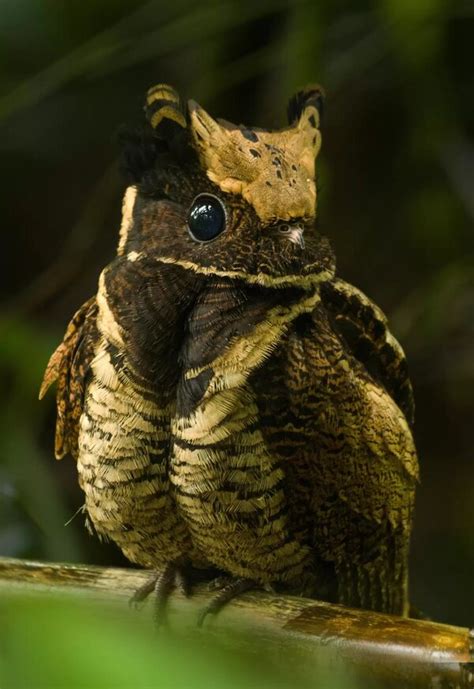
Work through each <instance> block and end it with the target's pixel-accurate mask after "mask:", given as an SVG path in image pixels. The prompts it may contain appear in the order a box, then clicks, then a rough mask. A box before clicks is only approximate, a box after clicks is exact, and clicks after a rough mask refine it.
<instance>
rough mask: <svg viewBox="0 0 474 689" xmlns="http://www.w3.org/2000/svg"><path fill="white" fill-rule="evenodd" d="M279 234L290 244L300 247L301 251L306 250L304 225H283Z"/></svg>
mask: <svg viewBox="0 0 474 689" xmlns="http://www.w3.org/2000/svg"><path fill="white" fill-rule="evenodd" d="M279 232H280V234H282V235H283V236H284V237H286V239H288V240H289V241H290V242H292V243H293V244H296V245H297V246H299V247H300V249H304V237H303V233H304V227H303V225H289V224H286V223H282V225H281V226H280V227H279Z"/></svg>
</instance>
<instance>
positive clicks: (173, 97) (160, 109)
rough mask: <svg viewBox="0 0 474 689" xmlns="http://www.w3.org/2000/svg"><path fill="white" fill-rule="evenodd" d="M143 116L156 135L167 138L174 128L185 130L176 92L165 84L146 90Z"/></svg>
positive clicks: (173, 131) (184, 119)
mask: <svg viewBox="0 0 474 689" xmlns="http://www.w3.org/2000/svg"><path fill="white" fill-rule="evenodd" d="M145 116H146V119H147V120H148V122H149V123H150V125H151V127H152V128H153V129H154V131H155V133H156V135H157V136H158V137H160V138H168V137H169V136H170V135H171V134H172V133H175V132H176V128H177V127H178V128H179V129H186V117H185V116H184V113H183V110H182V107H181V101H180V98H179V94H178V92H177V91H176V90H175V89H174V88H173V87H172V86H168V85H167V84H157V85H156V86H152V88H151V89H148V92H147V94H146V102H145Z"/></svg>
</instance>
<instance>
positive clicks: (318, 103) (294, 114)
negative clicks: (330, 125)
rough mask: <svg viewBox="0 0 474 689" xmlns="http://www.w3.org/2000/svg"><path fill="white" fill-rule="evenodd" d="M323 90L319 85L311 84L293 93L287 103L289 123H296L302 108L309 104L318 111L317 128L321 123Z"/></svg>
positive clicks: (302, 110)
mask: <svg viewBox="0 0 474 689" xmlns="http://www.w3.org/2000/svg"><path fill="white" fill-rule="evenodd" d="M324 98H325V95H324V90H323V89H322V87H321V86H318V85H315V84H312V85H309V86H306V88H304V89H302V90H301V91H298V93H295V95H294V96H292V97H291V98H290V101H289V103H288V108H287V113H288V122H289V124H296V123H297V122H298V120H299V119H300V117H301V115H302V114H303V112H304V110H305V109H306V108H308V107H310V106H312V107H314V108H316V110H317V111H318V113H319V123H318V129H319V128H320V125H321V120H322V117H323V106H324Z"/></svg>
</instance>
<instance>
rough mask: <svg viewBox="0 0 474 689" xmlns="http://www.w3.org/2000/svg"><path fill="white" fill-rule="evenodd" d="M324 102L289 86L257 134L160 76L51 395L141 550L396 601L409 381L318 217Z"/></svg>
mask: <svg viewBox="0 0 474 689" xmlns="http://www.w3.org/2000/svg"><path fill="white" fill-rule="evenodd" d="M320 102H321V94H320V91H319V90H318V89H317V88H309V89H307V90H306V91H304V92H301V93H300V94H297V96H296V97H295V98H294V99H293V101H292V106H291V108H290V124H289V126H288V127H287V128H286V129H283V130H281V131H272V132H267V131H264V130H260V129H256V128H249V127H244V126H243V125H242V126H235V125H232V124H230V123H229V122H224V121H219V120H217V121H216V120H214V119H213V118H211V116H210V115H208V114H207V113H206V112H205V111H204V110H203V109H202V108H200V107H199V106H198V105H197V104H196V103H193V102H190V104H189V105H188V107H187V108H184V109H183V108H182V107H181V104H180V101H179V98H178V96H177V94H176V92H175V91H174V90H173V89H171V88H170V87H168V86H165V85H158V86H157V87H155V88H154V89H151V90H150V92H149V94H148V98H147V103H146V118H147V124H146V125H145V126H144V128H143V130H142V131H140V132H134V133H131V134H129V135H128V136H127V137H125V141H124V146H125V163H124V167H125V170H126V172H127V174H128V175H129V178H130V181H131V184H130V186H129V187H128V189H127V191H126V194H125V198H124V204H123V220H122V227H121V230H120V239H119V247H118V253H117V256H116V258H115V259H114V260H113V261H112V262H111V263H110V264H109V265H108V266H107V267H106V268H105V269H104V271H103V272H102V275H101V277H100V280H99V287H98V292H97V295H96V296H95V297H94V298H92V299H90V300H89V301H88V302H87V303H86V304H85V305H84V306H83V307H82V308H81V309H80V310H79V311H78V313H77V314H76V316H75V317H74V319H73V321H72V322H71V324H70V326H69V328H68V330H67V332H66V336H65V339H64V341H63V343H62V344H61V345H60V346H59V348H58V349H57V351H56V352H55V354H54V355H53V357H52V359H51V361H50V364H49V366H48V369H47V372H46V374H45V382H44V385H43V389H42V392H44V390H45V389H46V388H47V387H48V386H49V385H50V384H51V383H52V382H54V381H55V380H57V382H58V390H57V401H58V422H57V438H56V453H57V456H58V458H60V457H62V456H63V455H64V454H65V453H67V452H70V453H71V454H72V455H73V456H74V457H75V458H76V459H77V467H78V473H79V481H80V484H81V486H82V489H83V490H84V493H85V507H86V510H87V513H88V519H89V520H90V522H91V523H92V524H93V526H94V529H95V531H96V532H97V533H98V534H99V535H102V536H103V537H107V538H109V539H111V540H113V541H114V542H115V543H116V544H117V545H118V546H119V547H120V548H121V549H122V551H123V552H124V553H125V555H126V556H127V557H128V558H129V559H130V560H131V561H132V562H135V563H137V564H140V565H142V566H146V567H153V568H158V569H160V568H163V567H165V566H166V565H172V564H173V563H178V562H189V563H191V564H193V565H194V566H197V567H205V566H207V565H213V566H216V567H218V568H219V569H220V570H223V571H224V572H226V573H228V574H230V575H232V576H234V577H244V578H247V579H249V580H252V581H255V582H257V584H272V585H274V586H277V587H281V588H282V589H285V590H288V591H292V592H297V593H304V594H305V595H310V596H314V597H318V598H322V599H326V600H329V601H338V602H342V603H346V604H349V605H352V606H361V607H365V608H371V609H375V610H381V611H386V612H391V613H398V614H407V612H408V593H407V585H408V584H407V582H408V572H407V558H408V546H409V538H410V531H411V526H412V516H413V502H414V493H415V485H416V482H417V477H418V466H417V458H416V453H415V448H414V443H413V438H412V434H411V430H410V426H411V424H412V422H413V399H412V391H411V386H410V382H409V379H408V375H407V370H406V364H405V357H404V354H403V351H402V350H401V348H400V345H399V344H398V343H397V342H396V340H395V339H394V337H393V336H392V335H391V333H390V332H389V330H388V327H387V322H386V319H385V317H384V315H383V313H382V312H381V311H380V309H378V308H377V307H376V306H375V305H374V304H373V303H372V302H371V301H370V300H369V299H368V298H367V297H366V296H365V295H363V294H362V293H361V292H360V291H359V290H357V289H356V288H354V287H352V286H351V285H349V284H348V283H346V282H344V281H343V280H341V279H340V278H339V277H336V275H335V262H334V257H333V254H332V251H331V249H330V247H329V244H328V243H327V241H326V240H325V239H324V238H323V237H321V236H319V235H318V234H317V232H316V230H315V228H314V220H315V216H316V184H315V162H316V156H317V153H318V150H319V146H320V140H321V135H320V130H319V105H320ZM201 193H206V194H211V195H213V197H217V198H218V199H220V201H221V202H222V203H223V204H224V207H225V213H226V227H225V230H224V231H223V232H222V233H221V234H220V235H219V236H218V237H217V238H216V239H214V240H213V241H212V242H207V243H206V242H200V241H196V240H195V239H194V238H193V236H191V234H190V232H189V231H188V209H189V207H190V205H191V203H192V202H193V199H194V198H195V197H196V195H198V194H201ZM303 237H304V239H303Z"/></svg>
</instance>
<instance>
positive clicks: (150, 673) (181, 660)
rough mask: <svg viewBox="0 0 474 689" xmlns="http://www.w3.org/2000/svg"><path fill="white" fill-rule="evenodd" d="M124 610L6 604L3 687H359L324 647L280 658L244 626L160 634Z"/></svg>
mask: <svg viewBox="0 0 474 689" xmlns="http://www.w3.org/2000/svg"><path fill="white" fill-rule="evenodd" d="M124 611H126V607H123V606H121V605H118V604H114V605H111V604H109V605H107V606H105V605H101V604H100V603H98V602H95V603H94V604H92V601H91V600H89V601H86V600H81V599H77V600H74V599H67V598H65V599H61V598H58V597H55V598H50V597H48V596H47V597H45V598H40V597H31V596H30V597H23V596H18V595H16V596H12V597H11V598H10V600H9V601H8V602H0V616H1V618H2V632H4V635H2V637H1V638H0V684H1V686H2V689H26V688H27V687H34V688H35V689H63V688H65V687H67V689H132V688H133V689H154V688H156V689H251V688H252V687H259V688H261V689H293V688H294V687H295V686H296V685H297V686H298V687H299V688H300V689H310V688H311V689H313V688H314V687H324V689H359V688H360V687H361V685H360V684H359V683H358V682H357V680H356V678H355V677H354V676H352V675H351V674H350V673H349V672H348V671H346V670H345V668H344V665H343V664H342V662H338V663H337V665H336V664H335V663H334V660H333V661H332V662H331V661H330V660H329V658H328V657H326V655H325V653H324V650H322V651H321V654H320V656H318V658H317V659H316V660H315V659H314V657H313V658H308V657H304V656H301V655H299V654H298V652H296V651H294V650H293V651H290V652H289V653H287V655H286V658H285V662H284V663H282V662H281V657H280V660H279V662H277V661H276V660H275V655H274V652H272V651H271V650H270V649H271V647H272V646H271V644H266V643H263V642H261V641H259V642H256V643H255V644H254V647H253V649H252V651H249V650H248V648H249V645H248V642H247V643H244V645H243V644H242V641H241V640H240V637H239V633H238V632H235V634H233V635H232V636H230V635H227V636H225V638H222V633H221V635H220V637H219V638H216V636H215V635H214V636H213V635H212V634H211V633H207V632H205V631H202V632H200V633H199V634H198V633H196V632H194V633H193V635H192V637H191V636H189V635H187V634H183V633H181V634H180V635H178V633H177V632H176V631H173V629H172V628H170V629H166V630H160V631H158V632H156V631H154V630H153V629H151V628H150V624H149V622H150V619H151V618H150V617H149V616H148V617H147V616H146V615H143V614H142V615H136V614H133V613H132V612H129V613H128V614H126V612H124ZM144 612H149V611H148V610H147V611H144ZM147 622H148V624H147ZM45 639H48V640H50V641H51V643H45ZM25 650H27V662H25ZM364 689H368V687H367V685H366V684H365V685H364Z"/></svg>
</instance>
